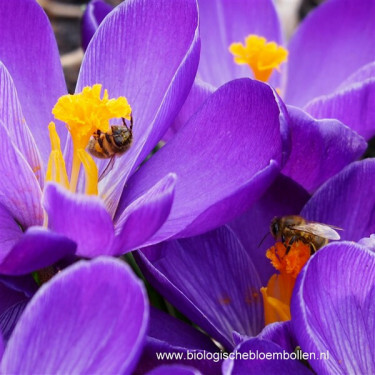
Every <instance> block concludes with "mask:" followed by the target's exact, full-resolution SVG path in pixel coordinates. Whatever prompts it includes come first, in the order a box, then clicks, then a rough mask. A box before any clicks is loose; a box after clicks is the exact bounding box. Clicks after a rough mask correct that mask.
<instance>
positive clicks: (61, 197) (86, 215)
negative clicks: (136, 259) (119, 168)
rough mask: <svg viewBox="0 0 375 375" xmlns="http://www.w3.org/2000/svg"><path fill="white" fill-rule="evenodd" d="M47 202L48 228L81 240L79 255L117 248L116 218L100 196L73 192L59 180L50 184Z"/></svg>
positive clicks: (45, 204)
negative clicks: (115, 239) (115, 242)
mask: <svg viewBox="0 0 375 375" xmlns="http://www.w3.org/2000/svg"><path fill="white" fill-rule="evenodd" d="M43 206H44V209H45V210H46V213H47V215H48V228H50V229H51V230H53V231H54V232H56V233H60V234H62V235H64V236H66V237H68V238H70V239H72V240H73V241H75V242H76V243H77V255H80V256H85V257H94V256H98V255H107V254H109V255H111V254H112V252H113V251H114V248H113V246H112V245H113V239H114V228H113V224H112V219H111V217H110V216H109V214H108V212H107V211H106V209H105V207H104V205H103V202H102V200H101V199H100V198H98V197H96V196H87V195H83V194H73V193H70V192H69V191H68V190H66V189H64V188H62V187H61V186H59V185H56V184H51V183H49V184H47V186H46V188H45V190H44V196H43Z"/></svg>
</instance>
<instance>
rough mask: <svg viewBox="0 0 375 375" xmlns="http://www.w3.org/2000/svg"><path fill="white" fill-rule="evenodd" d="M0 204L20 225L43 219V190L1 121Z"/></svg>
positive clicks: (33, 223)
mask: <svg viewBox="0 0 375 375" xmlns="http://www.w3.org/2000/svg"><path fill="white" fill-rule="evenodd" d="M0 139H1V150H2V156H1V159H0V176H1V179H0V204H2V205H4V206H5V207H6V208H7V209H8V210H9V212H10V213H11V214H12V215H13V217H14V218H15V219H16V220H17V221H18V223H20V225H21V226H22V227H23V228H27V227H29V226H32V225H38V224H41V223H42V222H43V209H42V205H41V203H40V202H41V197H42V191H41V189H40V186H39V183H38V180H37V179H36V176H35V174H34V172H33V171H32V170H31V168H30V166H29V164H28V163H27V161H26V160H25V158H24V156H23V155H22V154H21V153H20V151H19V150H18V149H17V147H16V146H15V145H14V144H13V142H12V141H11V138H10V135H9V133H8V131H7V130H6V129H5V127H4V125H3V124H2V123H0Z"/></svg>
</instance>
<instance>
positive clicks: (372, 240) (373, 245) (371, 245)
mask: <svg viewBox="0 0 375 375" xmlns="http://www.w3.org/2000/svg"><path fill="white" fill-rule="evenodd" d="M358 243H359V244H360V245H363V246H365V247H367V248H368V249H369V250H371V251H375V234H372V235H371V236H370V237H364V238H361V239H360V240H359V241H358Z"/></svg>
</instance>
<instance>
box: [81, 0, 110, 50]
mask: <svg viewBox="0 0 375 375" xmlns="http://www.w3.org/2000/svg"><path fill="white" fill-rule="evenodd" d="M112 9H113V8H112V7H111V6H110V5H109V4H108V3H106V2H105V1H103V0H91V1H90V2H89V3H88V4H87V7H86V9H85V12H84V13H83V16H82V21H81V39H82V47H83V49H84V50H85V49H86V48H87V46H88V45H89V43H90V40H91V39H92V37H93V36H94V34H95V32H96V30H97V29H98V27H99V25H100V24H101V22H102V21H103V20H104V18H105V17H106V15H107V14H108V13H109V12H110V11H111V10H112Z"/></svg>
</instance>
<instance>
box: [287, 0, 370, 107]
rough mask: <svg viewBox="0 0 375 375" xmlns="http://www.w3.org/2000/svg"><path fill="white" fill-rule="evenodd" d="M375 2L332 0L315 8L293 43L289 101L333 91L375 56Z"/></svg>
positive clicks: (299, 103)
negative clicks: (359, 3)
mask: <svg viewBox="0 0 375 375" xmlns="http://www.w3.org/2000/svg"><path fill="white" fill-rule="evenodd" d="M374 17H375V2H374V1H373V0H363V1H361V6H358V1H357V0H345V1H342V0H330V1H327V2H325V3H324V4H322V5H321V6H319V7H318V8H317V9H316V10H315V11H314V12H312V13H311V14H310V15H309V16H308V17H307V18H306V19H305V20H304V21H303V22H302V24H301V26H300V27H299V29H298V30H297V31H296V33H295V35H294V37H293V38H292V39H291V41H290V45H289V53H290V55H289V63H288V86H287V90H286V94H285V100H286V102H288V103H290V104H292V105H296V106H303V105H304V104H306V103H307V102H308V101H310V100H311V99H313V98H315V97H317V96H320V95H323V94H329V93H331V92H333V91H334V90H335V89H336V88H337V87H338V86H339V85H340V84H341V83H342V82H343V81H344V80H345V79H346V78H347V77H348V76H349V75H351V74H352V73H354V72H355V71H356V70H358V69H359V68H360V67H362V66H363V65H365V64H367V63H369V62H370V61H373V60H374V56H375V43H373V41H374V39H375V25H374Z"/></svg>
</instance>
